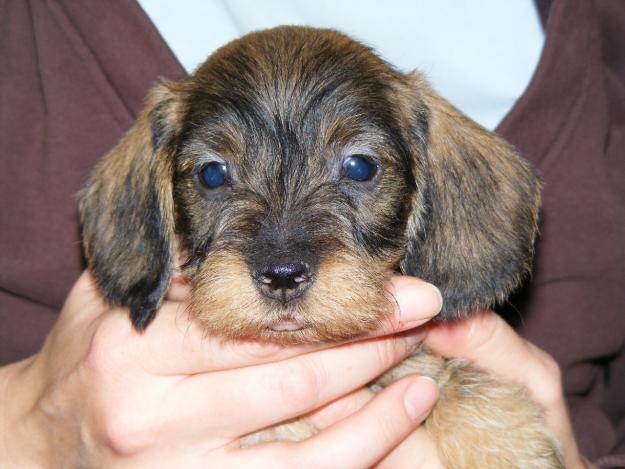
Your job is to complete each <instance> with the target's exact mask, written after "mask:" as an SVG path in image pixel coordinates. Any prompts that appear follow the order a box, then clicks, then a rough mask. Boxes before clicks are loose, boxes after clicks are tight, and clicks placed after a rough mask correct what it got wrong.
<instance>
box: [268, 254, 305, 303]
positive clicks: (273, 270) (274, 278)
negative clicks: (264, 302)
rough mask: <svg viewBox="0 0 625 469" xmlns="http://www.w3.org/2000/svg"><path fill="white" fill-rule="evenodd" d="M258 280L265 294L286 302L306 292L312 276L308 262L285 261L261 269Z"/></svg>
mask: <svg viewBox="0 0 625 469" xmlns="http://www.w3.org/2000/svg"><path fill="white" fill-rule="evenodd" d="M256 281H257V282H258V285H259V287H260V291H261V292H262V293H263V295H265V296H267V297H269V298H272V299H275V300H280V301H282V302H283V303H286V302H287V301H290V300H292V299H294V298H297V297H298V296H300V295H301V294H302V293H304V291H305V290H306V289H307V288H308V287H309V286H310V284H311V283H312V277H311V275H310V271H309V269H308V266H306V264H303V263H301V262H285V263H279V264H272V265H269V266H267V267H266V268H264V269H261V271H260V272H259V273H258V275H257V276H256Z"/></svg>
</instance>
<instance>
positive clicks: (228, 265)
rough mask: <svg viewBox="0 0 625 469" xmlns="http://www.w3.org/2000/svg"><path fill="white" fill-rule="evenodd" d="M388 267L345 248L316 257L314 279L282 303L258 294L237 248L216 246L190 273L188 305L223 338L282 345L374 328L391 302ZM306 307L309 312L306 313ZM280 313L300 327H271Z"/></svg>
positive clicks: (349, 335) (338, 337)
mask: <svg viewBox="0 0 625 469" xmlns="http://www.w3.org/2000/svg"><path fill="white" fill-rule="evenodd" d="M364 265H368V266H370V268H367V269H365V268H363V266H364ZM390 268H391V264H390V263H389V264H386V265H385V263H381V262H377V263H371V262H366V261H363V259H358V258H355V256H353V255H352V254H350V253H349V252H347V251H340V252H337V253H334V254H333V255H332V256H331V257H330V258H328V259H326V260H324V261H323V262H322V263H321V266H320V268H319V272H318V274H317V277H318V278H317V280H316V281H315V283H314V284H313V286H312V287H311V288H310V290H309V291H307V292H305V293H304V297H303V298H302V300H301V301H299V302H297V303H295V304H294V305H289V304H287V305H286V306H283V307H282V306H278V305H276V304H275V303H271V302H268V301H266V299H264V298H263V297H262V295H261V294H260V293H259V291H258V289H257V288H256V286H255V285H254V284H253V282H252V279H251V277H250V273H249V269H248V267H247V265H246V264H245V262H244V260H243V259H242V258H241V256H240V255H239V254H237V253H236V252H234V251H232V250H229V249H223V250H219V249H217V250H214V251H212V252H211V253H209V255H208V258H207V259H206V262H204V263H203V264H202V266H201V267H200V268H199V270H198V271H197V273H196V274H195V275H194V276H193V280H192V289H193V295H192V297H191V311H192V312H193V313H194V316H195V317H196V318H197V319H198V320H199V321H200V322H201V323H202V325H203V326H204V328H205V329H206V330H207V331H208V332H210V333H212V334H215V335H218V336H221V337H224V338H226V339H244V340H246V339H252V340H266V341H271V342H275V343H280V344H284V345H286V344H302V343H315V342H327V341H340V340H344V339H350V338H353V337H356V336H359V335H363V334H364V333H366V332H369V331H372V330H374V329H376V328H377V327H378V326H379V325H380V322H381V321H382V320H383V319H384V318H385V317H387V316H388V315H389V314H392V311H393V305H392V303H391V301H390V300H389V298H388V297H387V295H386V294H385V293H384V283H385V281H386V279H387V278H388V276H389V275H390V273H391V270H390ZM355 279H357V281H355ZM337 291H340V292H341V295H337V294H336V292H337ZM310 311H314V314H307V312H310ZM282 318H288V319H291V320H294V321H297V322H299V323H301V325H302V329H301V330H299V331H293V332H287V331H283V332H278V331H273V330H271V329H270V327H271V326H272V325H273V324H274V323H275V321H278V320H280V319H282Z"/></svg>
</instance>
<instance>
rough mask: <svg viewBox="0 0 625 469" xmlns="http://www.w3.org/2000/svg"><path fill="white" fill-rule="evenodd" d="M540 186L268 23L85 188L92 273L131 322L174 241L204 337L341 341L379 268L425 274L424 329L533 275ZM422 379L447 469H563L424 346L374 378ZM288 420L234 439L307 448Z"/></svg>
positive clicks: (490, 137)
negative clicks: (294, 442) (430, 292)
mask: <svg viewBox="0 0 625 469" xmlns="http://www.w3.org/2000/svg"><path fill="white" fill-rule="evenodd" d="M539 192H540V188H539V181H538V178H537V177H536V175H535V173H534V172H533V170H532V169H531V168H530V166H529V165H528V164H527V163H526V162H525V161H524V160H523V159H521V158H520V157H519V155H518V154H517V153H516V152H515V151H514V149H513V148H512V147H511V146H510V145H509V144H507V143H506V142H504V141H503V140H501V139H500V138H498V137H497V136H496V135H494V134H493V133H491V132H488V131H487V130H485V129H483V128H482V127H480V126H479V125H477V124H476V123H474V122H473V121H471V120H470V119H468V118H467V117H466V116H464V115H463V114H462V113H460V112H459V111H458V110H457V109H455V108H454V107H453V106H452V105H450V104H449V103H448V102H447V101H445V100H444V99H442V98H441V97H440V96H438V95H437V94H436V93H435V92H434V91H433V90H432V89H431V88H430V86H429V85H428V84H427V82H426V81H425V80H424V78H423V77H422V76H421V75H420V74H419V73H410V74H402V73H400V72H399V71H397V70H395V69H394V68H392V67H391V66H390V65H389V64H387V63H386V62H384V61H383V60H382V59H380V58H379V57H378V56H376V55H375V54H374V53H373V52H372V51H371V50H370V49H369V48H367V47H365V46H363V45H361V44H359V43H357V42H355V41H353V40H351V39H350V38H348V37H346V36H344V35H342V34H340V33H338V32H335V31H331V30H321V29H312V28H304V27H280V28H276V29H271V30H266V31H261V32H256V33H252V34H249V35H247V36H244V37H242V38H240V39H238V40H235V41H233V42H231V43H230V44H228V45H226V46H224V47H223V48H221V49H219V50H218V51H217V52H215V53H214V54H213V55H212V56H211V57H209V58H208V60H207V61H206V62H205V63H204V64H203V65H202V66H200V67H199V68H198V70H197V71H196V72H195V73H194V74H193V75H191V76H190V77H189V78H187V79H185V80H182V81H181V82H177V83H169V82H167V83H162V84H160V85H158V86H157V87H156V88H154V89H153V90H152V92H151V94H150V96H149V98H148V101H147V104H146V106H145V108H144V110H143V112H142V113H141V115H140V116H139V118H138V120H137V122H136V123H135V125H134V126H133V127H132V128H131V129H130V131H129V132H128V133H127V134H126V136H125V137H124V138H123V139H122V140H121V142H120V143H119V144H118V145H117V147H115V148H114V149H113V150H112V151H111V152H110V153H109V154H108V155H107V156H106V157H105V158H104V160H103V161H102V162H101V163H100V164H99V165H98V166H97V167H96V168H95V170H94V171H93V174H92V175H91V177H90V179H89V181H88V183H87V184H86V186H85V188H84V189H83V191H82V193H81V200H80V213H81V219H82V226H83V240H84V249H85V253H86V257H87V260H88V265H89V268H90V269H91V271H92V273H93V275H94V277H95V279H96V280H97V282H98V284H99V286H100V287H101V289H102V291H103V293H104V295H105V296H106V298H107V299H108V300H109V301H110V302H111V303H112V304H115V305H123V306H127V307H128V308H129V309H130V318H131V320H132V322H133V324H134V326H135V327H136V328H137V329H138V330H143V329H145V328H146V327H147V326H148V325H149V324H150V321H151V320H152V319H153V317H154V314H155V313H156V311H157V309H158V307H159V305H160V303H161V301H162V299H163V296H164V295H165V292H166V290H167V288H168V286H169V283H170V279H171V276H172V261H173V259H174V255H175V252H176V249H179V248H180V249H182V251H183V252H184V253H186V263H185V264H184V267H183V269H184V270H183V272H184V274H185V275H186V277H187V278H188V279H189V281H190V284H191V287H192V299H191V303H190V305H191V306H190V307H191V310H192V313H193V315H194V317H195V318H196V319H197V320H198V321H200V322H201V324H202V325H203V326H204V327H205V328H206V330H207V331H208V332H210V333H211V334H218V335H220V336H222V337H223V338H225V339H254V340H263V341H272V342H277V343H281V344H298V343H313V342H320V341H340V340H344V339H349V338H354V337H358V336H360V335H363V334H365V333H366V332H368V331H370V330H372V329H374V328H376V326H377V325H379V323H380V321H381V320H382V319H384V318H385V317H386V316H387V315H388V314H390V311H392V307H391V305H390V300H389V298H388V297H387V295H386V294H385V291H384V284H385V282H386V280H387V279H388V277H389V276H390V275H391V274H393V273H396V272H398V271H401V272H403V273H405V274H409V275H415V276H417V277H421V278H423V279H425V280H427V281H429V282H431V283H433V284H435V285H437V286H438V287H439V288H440V290H441V292H442V295H443V299H444V306H443V309H442V311H441V312H440V315H439V316H438V320H445V321H448V320H453V319H456V318H462V317H465V316H467V315H468V314H470V313H471V312H472V311H474V310H476V309H478V308H486V307H489V306H492V305H494V304H496V303H499V302H501V301H503V300H505V298H506V297H507V295H508V294H509V293H510V292H511V291H512V290H513V289H514V288H515V287H517V286H518V285H519V283H520V281H521V280H522V278H523V277H524V275H526V274H527V273H528V271H529V269H530V263H531V258H532V254H533V243H534V238H535V236H536V231H537V214H538V207H539V199H540V195H539ZM409 373H418V374H425V375H428V376H431V377H433V378H434V379H435V380H436V381H437V383H438V385H439V387H440V400H439V403H438V404H437V405H436V407H435V408H434V410H433V411H432V413H431V415H430V417H429V418H428V419H427V421H426V424H425V426H426V428H427V430H428V432H429V433H430V434H431V436H432V437H433V439H434V440H435V442H436V444H437V448H438V451H439V455H440V458H441V460H442V461H443V462H444V464H446V466H447V467H449V468H469V469H476V468H509V467H522V468H558V467H562V464H561V462H560V458H559V455H558V449H557V444H556V442H555V441H554V439H553V437H552V436H551V434H550V432H549V430H548V429H547V427H546V425H545V423H544V422H543V418H542V411H541V409H540V408H539V407H538V406H537V405H536V404H534V403H533V402H532V401H531V400H530V399H529V398H528V397H527V395H526V393H525V392H524V391H523V390H522V389H520V388H519V387H517V386H514V385H511V384H507V383H501V382H498V381H496V380H495V379H493V378H492V377H489V376H488V375H486V374H484V373H482V372H480V371H479V370H476V369H475V368H472V367H471V366H470V365H469V364H467V363H465V362H462V361H458V360H444V359H442V358H440V357H438V356H435V355H433V354H432V353H431V352H429V351H428V350H426V349H425V348H421V349H419V350H418V351H417V352H416V353H415V354H414V356H412V357H411V358H409V359H407V360H406V361H405V362H403V363H402V364H401V365H399V366H398V367H396V368H394V369H393V370H391V371H390V372H388V373H387V374H385V375H384V376H383V377H381V378H380V380H378V381H377V382H376V383H374V384H372V387H373V388H374V389H375V388H379V387H380V386H384V385H385V384H387V383H388V382H390V381H391V380H393V379H397V378H398V377H400V376H403V375H406V374H409ZM314 431H315V430H314V428H312V427H311V426H310V425H309V424H308V423H307V422H306V421H305V420H303V419H302V420H297V421H294V422H289V423H287V424H284V425H281V426H278V427H275V428H273V429H269V430H266V431H263V432H260V433H258V434H254V435H251V436H249V437H247V438H246V441H245V444H254V443H255V442H258V441H264V440H267V439H280V438H295V439H303V438H306V437H307V436H309V435H310V434H312V433H314Z"/></svg>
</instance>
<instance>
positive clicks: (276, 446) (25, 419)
mask: <svg viewBox="0 0 625 469" xmlns="http://www.w3.org/2000/svg"><path fill="white" fill-rule="evenodd" d="M389 290H390V291H392V292H393V295H394V296H395V298H396V299H397V309H396V311H395V316H394V317H393V318H392V319H390V320H389V321H388V322H387V323H385V324H384V325H382V326H381V328H380V330H378V331H377V333H376V334H375V336H376V337H371V338H368V339H367V340H363V341H359V342H356V343H349V344H342V345H340V346H335V347H333V348H326V349H323V348H322V347H321V348H320V347H319V346H317V347H313V346H296V347H289V348H285V347H279V346H273V345H261V344H254V343H237V344H235V343H227V344H224V343H223V342H220V341H219V340H218V339H216V338H214V337H210V336H208V337H207V336H206V334H205V333H204V332H203V331H201V330H200V329H199V328H198V327H197V326H195V324H194V323H193V322H191V321H189V320H188V318H187V317H186V313H185V307H186V303H185V299H186V297H187V295H188V286H187V285H185V284H184V282H181V281H175V282H174V283H173V286H172V288H171V289H170V292H169V294H168V299H167V301H165V303H164V304H163V306H162V307H161V310H160V311H159V314H158V315H157V319H156V320H155V323H154V324H153V325H152V327H151V328H149V329H148V330H147V331H146V332H145V334H143V335H139V334H138V333H136V332H135V331H134V329H132V328H131V327H130V322H129V321H128V319H127V317H126V312H125V311H123V310H121V309H118V308H111V307H109V306H107V305H106V303H105V302H104V301H103V300H102V298H101V296H100V295H99V293H98V292H97V290H96V289H95V288H94V284H93V281H92V279H91V277H90V276H89V274H87V273H85V274H83V275H82V276H81V277H80V279H79V280H78V282H77V283H76V285H75V286H74V288H73V289H72V291H71V293H70V295H69V297H68V299H67V301H66V304H65V306H64V308H63V311H62V313H61V316H60V317H59V320H58V322H57V324H56V325H55V327H54V329H53V330H52V332H51V333H50V335H49V337H48V338H47V340H46V343H45V344H44V346H43V348H42V350H41V351H40V352H39V353H38V354H37V355H35V356H34V357H31V358H29V359H27V360H24V361H22V362H19V363H16V364H13V365H10V366H8V367H5V368H2V369H0V435H2V439H0V466H8V467H68V466H69V467H76V466H82V467H84V466H88V467H128V468H131V467H156V466H158V467H165V468H166V467H181V465H182V466H184V467H200V466H201V467H207V466H208V467H252V465H253V466H254V467H276V468H280V467H284V468H287V467H295V466H297V467H318V468H324V467H328V468H331V467H336V461H342V467H348V468H349V467H353V468H366V467H372V466H373V467H379V468H403V467H406V468H408V467H410V468H414V467H427V468H435V467H440V463H439V462H438V460H437V457H436V451H435V449H434V447H433V444H432V442H431V441H430V440H429V438H428V436H427V433H426V432H425V431H424V429H423V428H421V427H419V425H420V423H421V422H422V421H423V420H424V418H425V417H426V416H427V414H428V412H429V410H430V408H431V407H432V406H433V404H434V403H435V401H436V397H437V392H436V388H435V386H434V385H433V383H432V382H431V381H430V380H428V379H426V378H417V377H409V378H405V379H402V380H400V381H398V382H396V383H394V384H393V385H391V386H389V387H388V388H386V389H385V390H384V391H383V392H382V393H380V394H378V395H376V396H373V395H372V394H371V392H370V391H369V390H368V389H367V388H365V387H364V385H365V384H366V383H367V382H368V381H370V380H371V379H372V378H374V377H375V376H377V375H379V374H381V373H382V372H383V371H384V370H386V369H388V368H390V367H391V366H392V365H394V364H395V363H397V362H399V361H400V360H402V359H403V358H404V357H406V356H407V355H408V354H409V353H410V351H411V350H413V348H414V347H415V346H416V344H418V343H419V342H420V341H421V340H425V342H426V343H427V344H428V345H429V346H430V347H432V348H433V349H434V350H436V351H437V352H439V353H441V354H443V355H445V356H450V357H451V356H453V357H465V358H468V359H470V360H472V361H473V362H474V363H476V364H477V365H478V366H480V367H482V368H484V369H487V370H489V371H490V372H491V373H493V374H495V375H496V376H499V377H501V378H504V379H510V380H517V379H518V377H519V376H522V377H524V382H523V383H522V384H524V385H526V386H527V387H528V388H529V390H530V392H531V393H532V395H533V396H534V398H535V399H536V400H537V401H538V402H539V403H541V404H542V405H543V406H544V407H545V409H546V412H547V421H548V423H549V425H550V426H551V427H552V429H553V430H554V432H555V433H556V435H557V437H558V439H559V441H560V442H561V444H562V451H563V454H564V456H565V460H566V466H567V468H573V469H575V468H588V467H592V466H591V465H590V464H588V462H587V461H585V460H584V459H583V457H582V456H581V455H580V454H579V450H578V449H577V445H576V443H575V439H574V437H573V433H572V429H571V424H570V420H569V418H568V415H567V412H566V407H565V404H564V398H563V394H562V388H561V385H560V380H559V371H558V368H557V366H556V365H555V362H554V361H553V359H552V358H551V357H549V356H548V355H547V354H546V353H545V352H543V351H541V350H539V349H538V348H536V347H535V346H533V345H531V344H529V343H528V342H526V341H525V340H523V339H522V338H520V337H519V336H518V335H517V334H516V333H515V332H514V331H513V330H512V329H510V328H509V327H508V326H507V325H506V324H505V323H504V322H503V321H502V320H500V319H499V318H498V317H497V316H496V315H494V314H493V313H492V312H489V311H485V312H482V313H480V314H476V315H475V316H474V317H473V318H472V319H470V320H468V321H464V322H458V323H455V324H454V325H453V326H440V325H439V326H430V327H428V328H425V327H418V326H420V325H421V324H423V323H425V322H427V321H428V320H429V319H430V318H431V317H432V316H434V315H435V314H436V313H437V312H438V311H439V310H440V307H441V299H440V293H438V291H437V290H436V289H435V288H434V287H432V286H431V285H429V284H427V283H425V282H422V281H420V280H418V279H415V278H411V277H396V278H393V279H392V280H391V283H390V285H389ZM414 328H416V329H414ZM409 329H413V330H412V331H411V332H410V333H409V334H408V335H406V334H405V333H404V334H397V333H398V332H400V331H406V330H409ZM389 334H391V335H389ZM493 351H496V352H497V353H493ZM511 360H514V362H515V363H522V364H524V366H525V367H526V369H524V370H523V372H522V373H515V374H514V375H510V370H508V369H507V368H506V366H505V365H506V363H510V361H511ZM516 371H518V369H517V370H516ZM250 383H253V385H250ZM354 389H355V391H354ZM304 414H309V415H310V418H311V419H312V421H313V423H314V424H315V425H316V426H317V427H318V428H319V429H320V430H321V431H320V433H319V434H317V435H316V436H315V437H313V438H311V439H309V440H307V441H304V442H298V443H286V442H274V443H269V444H264V445H259V446H254V447H252V448H247V449H240V448H239V447H238V438H239V437H241V436H243V435H245V434H246V433H249V432H252V431H255V430H258V429H261V428H263V427H265V426H267V425H271V424H274V423H276V422H278V421H281V420H284V419H286V418H290V417H295V416H299V415H304ZM242 416H244V418H242ZM9 429H10V431H9Z"/></svg>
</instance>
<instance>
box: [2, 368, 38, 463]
mask: <svg viewBox="0 0 625 469" xmlns="http://www.w3.org/2000/svg"><path fill="white" fill-rule="evenodd" d="M33 362H34V357H31V358H29V359H26V360H23V361H21V362H17V363H12V364H10V365H6V366H4V367H1V368H0V466H1V467H4V466H5V465H6V466H7V467H44V466H45V464H46V463H45V461H46V458H45V457H42V455H43V449H44V448H45V445H44V435H43V431H42V428H38V426H36V425H34V423H33V414H32V410H33V409H34V408H35V406H36V389H37V388H38V386H36V384H37V383H36V381H33V370H32V364H33Z"/></svg>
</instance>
